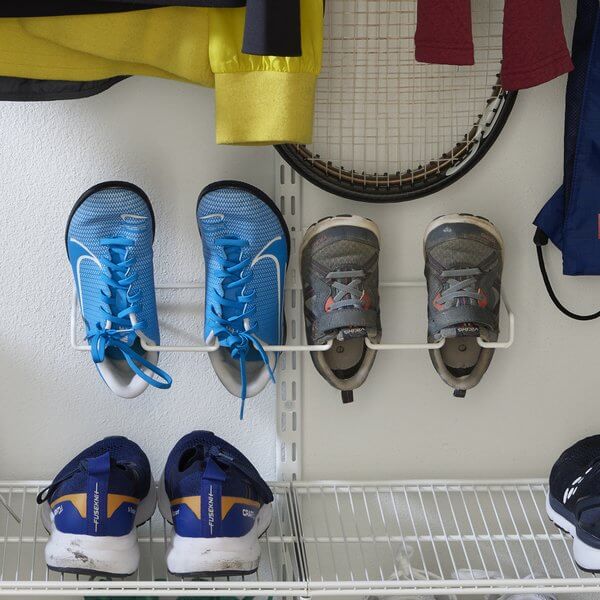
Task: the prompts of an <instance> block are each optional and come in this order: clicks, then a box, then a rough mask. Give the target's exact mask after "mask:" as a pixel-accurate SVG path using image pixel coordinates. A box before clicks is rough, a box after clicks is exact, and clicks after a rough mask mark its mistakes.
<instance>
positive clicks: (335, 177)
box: [277, 0, 516, 202]
mask: <svg viewBox="0 0 600 600" xmlns="http://www.w3.org/2000/svg"><path fill="white" fill-rule="evenodd" d="M503 15H504V0H477V2H474V3H473V41H474V44H475V65H474V66H466V67H456V66H444V65H428V64H421V63H417V62H416V61H415V58H414V41H413V40H414V34H415V30H416V17H417V2H416V0H326V3H325V31H324V46H323V70H322V74H321V77H320V79H319V82H318V86H317V94H316V105H315V117H314V133H313V143H312V144H310V145H282V146H278V147H277V149H278V151H279V153H280V154H281V155H282V156H283V158H284V159H285V160H286V161H287V162H288V163H289V164H290V165H291V166H292V167H293V168H294V169H295V170H296V171H297V172H298V173H300V175H302V176H303V177H305V178H306V179H307V180H308V181H310V182H312V183H314V184H315V185H317V186H319V187H320V188H322V189H324V190H326V191H328V192H332V193H334V194H337V195H339V196H343V197H345V198H350V199H352V200H362V201H366V202H400V201H403V200H412V199H414V198H419V197H421V196H425V195H427V194H432V193H433V192H436V191H438V190H440V189H442V188H444V187H445V186H447V185H450V184H451V183H452V182H454V181H456V180H457V179H459V178H460V177H462V176H463V175H465V174H466V173H467V172H468V171H469V170H470V169H472V168H473V167H474V166H475V165H476V164H477V163H478V162H479V160H481V158H482V157H483V156H484V155H485V153H486V152H487V151H488V150H489V149H490V147H491V146H492V144H493V143H494V142H495V141H496V139H497V137H498V135H499V134H500V132H501V131H502V128H503V127H504V125H505V123H506V120H507V119H508V116H509V114H510V112H511V110H512V107H513V104H514V101H515V98H516V92H506V91H505V90H503V89H502V86H501V84H500V78H499V73H500V69H501V60H502V26H503Z"/></svg>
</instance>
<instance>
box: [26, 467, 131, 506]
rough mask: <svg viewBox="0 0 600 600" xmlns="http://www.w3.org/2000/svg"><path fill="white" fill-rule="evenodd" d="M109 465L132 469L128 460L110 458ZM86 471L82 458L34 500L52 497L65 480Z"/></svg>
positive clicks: (40, 501) (41, 500)
mask: <svg viewBox="0 0 600 600" xmlns="http://www.w3.org/2000/svg"><path fill="white" fill-rule="evenodd" d="M110 462H111V466H116V467H122V468H126V469H133V465H132V464H131V463H129V462H121V461H115V460H113V459H112V458H111V460H110ZM86 471H87V460H85V459H84V460H82V461H81V462H80V463H79V464H78V465H77V466H76V467H75V468H74V469H73V470H72V471H69V472H68V473H67V474H66V475H63V477H61V478H60V479H57V480H56V481H53V482H52V483H51V484H50V485H49V486H48V487H45V488H44V489H43V490H42V491H41V492H40V493H39V494H38V495H37V496H36V502H37V503H38V504H43V503H44V502H46V500H48V499H50V498H52V496H53V494H54V492H55V491H56V490H57V489H58V488H59V486H61V485H62V484H63V483H65V481H68V480H69V479H71V477H73V476H74V475H76V474H77V473H85V472H86Z"/></svg>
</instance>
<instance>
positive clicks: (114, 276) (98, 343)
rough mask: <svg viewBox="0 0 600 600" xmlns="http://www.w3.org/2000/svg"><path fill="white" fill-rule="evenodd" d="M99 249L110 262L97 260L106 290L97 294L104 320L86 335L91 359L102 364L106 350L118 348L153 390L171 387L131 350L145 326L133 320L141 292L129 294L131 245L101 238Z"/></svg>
mask: <svg viewBox="0 0 600 600" xmlns="http://www.w3.org/2000/svg"><path fill="white" fill-rule="evenodd" d="M100 245H102V246H106V248H107V249H108V253H109V256H110V260H109V259H108V258H102V259H101V260H100V262H101V264H102V266H103V267H104V269H105V271H104V272H103V273H102V277H101V278H102V282H103V283H104V285H105V286H106V288H105V289H102V290H101V292H100V293H101V295H102V306H101V307H100V311H101V313H102V316H103V317H104V319H103V322H98V323H96V324H95V330H94V331H91V332H88V335H87V341H88V343H89V345H90V349H91V353H92V359H93V360H94V362H95V363H101V362H102V361H103V360H104V358H105V357H106V350H107V348H117V349H118V350H119V351H120V352H121V354H122V355H123V358H124V359H125V360H126V361H127V364H128V365H129V367H130V368H131V369H132V370H133V372H134V373H135V374H136V375H138V376H139V377H141V378H142V379H143V380H144V381H146V382H147V383H149V384H150V385H152V386H154V387H156V388H160V389H167V388H169V387H171V384H172V383H173V380H172V379H171V377H170V376H169V375H168V374H167V373H166V372H165V371H163V370H162V369H160V368H159V367H157V366H156V365H154V364H153V363H151V362H150V361H149V360H147V359H146V358H144V357H143V356H141V355H140V354H139V353H138V352H136V351H135V350H134V349H133V348H132V344H133V343H134V341H135V339H136V337H137V335H136V331H138V330H141V329H143V328H144V327H145V326H146V323H145V321H143V320H140V321H137V320H136V319H135V316H136V315H137V314H139V312H140V304H139V302H140V300H141V292H139V291H138V292H136V293H134V294H132V293H130V292H131V286H132V285H133V284H134V283H135V282H136V281H137V278H138V275H137V273H136V272H135V270H134V268H133V267H134V265H135V258H133V257H131V258H130V257H129V249H130V248H131V247H132V246H133V245H134V242H133V240H130V239H128V238H125V237H115V238H103V239H101V240H100ZM132 315H133V317H134V318H132ZM139 365H141V366H142V367H146V368H147V369H149V370H150V371H151V372H152V373H153V374H154V375H157V376H158V377H159V378H160V379H162V381H159V380H156V379H154V377H151V376H149V375H148V374H147V373H145V372H144V371H143V370H142V369H141V368H140V366H139Z"/></svg>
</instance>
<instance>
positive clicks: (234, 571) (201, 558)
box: [158, 474, 273, 577]
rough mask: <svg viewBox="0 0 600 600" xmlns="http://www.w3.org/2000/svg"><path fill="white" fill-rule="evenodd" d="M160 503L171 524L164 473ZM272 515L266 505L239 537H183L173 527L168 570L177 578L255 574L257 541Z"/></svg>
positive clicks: (160, 487) (168, 555)
mask: <svg viewBox="0 0 600 600" xmlns="http://www.w3.org/2000/svg"><path fill="white" fill-rule="evenodd" d="M158 506H159V509H160V512H161V514H162V516H163V518H164V519H165V520H167V521H168V522H169V523H171V525H172V524H173V523H172V517H171V504H170V502H169V498H168V496H167V493H166V490H165V484H164V474H163V477H162V478H161V481H160V483H159V486H158ZM272 516H273V507H272V505H271V504H265V505H263V506H262V508H261V509H260V511H259V512H258V516H257V517H256V521H255V523H254V527H253V529H252V530H251V531H250V532H248V533H247V534H246V535H244V536H241V537H236V538H234V537H220V538H219V537H215V538H191V537H183V536H180V535H177V533H175V531H174V529H173V532H172V535H171V541H170V542H169V545H168V547H167V552H166V561H167V569H168V571H169V573H171V574H172V575H175V576H177V577H224V576H227V575H232V576H233V575H251V574H252V573H255V572H256V570H257V569H258V564H259V562H260V543H259V541H258V540H259V538H260V537H262V535H263V534H264V533H265V532H266V530H267V529H268V527H269V525H270V524H271V520H272Z"/></svg>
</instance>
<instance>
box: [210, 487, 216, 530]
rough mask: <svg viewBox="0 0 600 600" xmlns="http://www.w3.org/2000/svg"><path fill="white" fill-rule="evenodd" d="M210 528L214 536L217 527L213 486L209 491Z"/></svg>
mask: <svg viewBox="0 0 600 600" xmlns="http://www.w3.org/2000/svg"><path fill="white" fill-rule="evenodd" d="M208 526H209V527H210V534H211V535H212V534H213V527H214V526H215V497H214V496H213V489H212V485H211V486H210V488H209V489H208Z"/></svg>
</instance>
